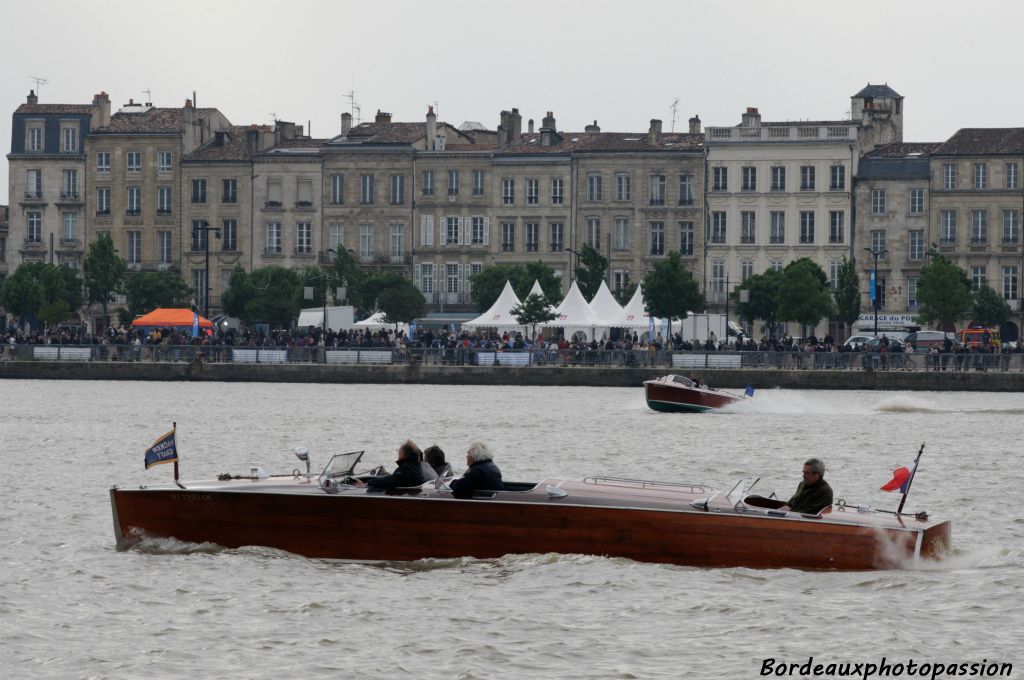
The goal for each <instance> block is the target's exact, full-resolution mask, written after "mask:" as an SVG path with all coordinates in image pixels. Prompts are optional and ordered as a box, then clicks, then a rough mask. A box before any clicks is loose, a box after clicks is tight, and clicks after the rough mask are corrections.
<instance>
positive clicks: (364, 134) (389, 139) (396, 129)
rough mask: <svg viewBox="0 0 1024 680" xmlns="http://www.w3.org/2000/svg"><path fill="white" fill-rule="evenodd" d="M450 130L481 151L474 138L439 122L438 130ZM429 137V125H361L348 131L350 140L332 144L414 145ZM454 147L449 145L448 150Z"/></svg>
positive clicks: (336, 139)
mask: <svg viewBox="0 0 1024 680" xmlns="http://www.w3.org/2000/svg"><path fill="white" fill-rule="evenodd" d="M442 128H448V129H449V130H452V131H454V132H455V133H456V134H457V135H458V136H459V137H460V138H461V139H465V140H466V142H465V143H467V144H471V145H473V148H475V149H479V148H480V146H478V145H475V144H473V138H472V137H470V136H469V135H467V134H465V133H464V132H461V131H460V130H458V129H456V128H455V127H454V126H452V125H451V124H449V123H445V122H442V121H438V122H437V129H438V130H441V129H442ZM426 136H427V124H426V122H423V123H360V124H359V125H356V126H355V127H354V128H352V129H350V130H349V131H348V138H347V139H346V138H344V137H341V136H340V135H339V136H337V137H334V138H333V139H331V140H328V141H330V142H338V143H341V144H345V143H358V144H413V143H415V142H417V141H419V140H421V139H424V138H426ZM452 146H453V145H451V144H449V145H448V147H447V148H451V147H452Z"/></svg>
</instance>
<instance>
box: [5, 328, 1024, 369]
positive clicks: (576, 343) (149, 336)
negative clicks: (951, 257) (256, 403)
mask: <svg viewBox="0 0 1024 680" xmlns="http://www.w3.org/2000/svg"><path fill="white" fill-rule="evenodd" d="M729 340H730V341H729V342H727V341H726V340H724V339H718V338H716V337H715V334H714V333H711V334H710V335H709V337H708V338H707V339H706V340H704V341H699V340H687V339H684V338H683V337H681V335H680V334H679V333H674V334H672V335H670V336H668V337H667V338H665V337H664V336H663V335H662V334H661V333H655V334H654V336H653V338H650V337H649V334H648V333H638V332H636V331H633V332H629V331H622V332H618V333H613V334H611V335H609V336H604V337H601V338H590V339H586V338H584V337H583V336H581V335H574V336H571V337H569V338H566V337H564V336H563V335H552V336H545V335H544V334H543V333H541V334H538V335H537V337H536V338H534V339H531V338H530V337H529V336H528V335H524V334H523V333H521V332H501V333H492V332H486V331H485V332H482V333H478V332H470V331H466V330H463V331H461V332H456V331H455V330H454V329H452V328H440V329H436V328H429V327H424V328H420V329H416V331H415V332H414V333H413V335H411V336H410V335H407V334H406V332H405V331H404V330H402V329H400V328H399V329H395V328H382V329H376V330H371V329H347V330H333V329H330V330H328V331H327V332H324V331H323V330H322V329H320V328H318V327H303V328H295V329H277V330H269V329H266V328H265V327H262V328H259V329H250V328H246V327H244V326H243V327H241V328H238V329H235V328H230V327H226V326H218V327H215V328H213V329H201V331H200V332H199V333H198V335H195V336H194V335H193V331H192V328H191V327H179V328H155V329H154V328H148V329H144V328H132V327H125V326H111V327H110V328H108V329H106V330H105V331H103V332H101V333H98V334H90V333H88V332H87V330H86V327H85V326H84V325H82V326H57V327H53V328H46V329H44V330H39V331H36V330H33V331H29V332H25V331H23V330H21V329H18V328H15V327H12V328H9V329H7V330H6V332H5V334H4V336H3V342H4V345H5V347H7V350H8V351H7V352H6V353H5V354H7V355H8V356H11V355H13V354H14V352H15V349H16V347H17V346H18V345H71V346H88V345H99V346H106V347H114V348H122V347H139V348H142V347H147V348H161V349H164V350H168V349H171V348H176V347H177V348H180V347H185V346H204V347H205V346H217V347H248V348H263V349H292V348H308V349H309V350H311V352H310V360H315V358H313V354H314V352H313V351H312V350H317V349H348V348H351V349H390V350H397V351H399V352H402V353H403V354H404V351H405V350H408V349H414V350H421V351H422V350H434V351H435V352H434V353H435V354H437V355H438V356H440V357H441V360H442V361H444V362H446V363H454V364H469V363H474V362H475V360H474V358H473V357H474V354H475V353H477V352H480V351H485V352H517V351H518V352H524V351H525V352H537V351H545V352H546V353H550V356H551V357H553V358H559V359H561V360H563V361H568V362H573V361H574V360H577V359H579V358H580V357H581V356H582V355H583V354H584V353H588V352H616V353H619V354H620V355H623V356H628V358H629V360H628V361H623V363H628V364H631V365H643V364H646V365H654V364H655V355H656V354H657V353H658V352H662V351H675V352H684V351H701V352H741V353H743V352H762V353H769V352H771V353H787V354H792V353H800V354H805V353H814V354H833V353H835V354H845V353H851V352H852V353H862V354H864V355H865V356H868V355H871V356H872V357H873V360H879V361H880V364H881V367H882V368H888V367H897V368H899V367H906V366H907V362H906V361H905V360H904V359H903V358H902V357H903V355H904V354H905V353H915V355H921V354H925V360H924V362H923V364H924V365H923V366H921V367H923V368H929V369H934V370H947V369H948V370H965V369H970V368H972V367H975V368H976V367H978V366H988V365H995V364H1007V363H1008V360H1009V355H1011V354H1013V353H1017V354H1019V353H1021V352H1024V349H1022V348H1021V347H1020V346H1019V345H1018V344H1016V343H1014V344H1013V346H1005V345H1002V346H1001V345H1000V344H999V343H997V342H993V341H990V340H988V339H983V341H982V342H980V343H977V344H976V345H974V346H971V347H967V346H965V345H963V344H961V343H959V342H957V341H955V340H953V339H951V338H949V337H947V338H946V340H945V342H944V343H943V344H942V346H932V347H931V348H929V349H928V350H925V349H924V348H915V347H913V346H911V345H904V344H903V343H902V342H900V341H897V340H895V339H891V340H890V339H889V338H888V337H887V336H886V335H885V334H882V335H881V337H880V339H879V341H878V343H877V344H876V345H875V346H873V347H872V346H869V345H867V344H865V343H861V344H858V345H850V344H848V343H844V342H837V341H836V340H835V339H834V338H833V337H832V336H831V335H826V336H824V337H823V338H817V337H814V336H810V337H806V338H799V339H797V338H792V337H788V336H784V337H781V338H769V337H762V338H761V340H760V341H755V340H754V339H753V338H739V339H735V338H729ZM997 354H1001V355H1005V357H1004V359H1003V360H1002V361H999V360H985V359H984V357H985V356H986V355H997ZM111 355H113V356H117V354H116V349H115V350H114V351H113V352H111ZM139 355H140V358H144V357H143V355H145V356H153V353H151V352H139Z"/></svg>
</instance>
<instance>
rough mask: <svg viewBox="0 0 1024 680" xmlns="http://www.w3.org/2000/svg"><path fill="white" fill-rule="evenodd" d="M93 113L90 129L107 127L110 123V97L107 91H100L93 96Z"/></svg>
mask: <svg viewBox="0 0 1024 680" xmlns="http://www.w3.org/2000/svg"><path fill="white" fill-rule="evenodd" d="M90 113H91V114H92V115H91V117H90V119H89V129H90V130H95V129H96V128H101V127H106V126H108V125H110V97H109V96H108V95H107V93H106V92H102V91H101V92H100V93H99V94H97V95H94V96H93V98H92V107H91V110H90Z"/></svg>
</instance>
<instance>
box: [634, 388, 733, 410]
mask: <svg viewBox="0 0 1024 680" xmlns="http://www.w3.org/2000/svg"><path fill="white" fill-rule="evenodd" d="M644 397H645V398H646V400H647V406H648V407H650V408H652V409H654V410H655V411H662V412H668V413H705V412H707V411H713V410H715V409H719V408H722V407H723V406H727V405H729V404H732V403H735V402H737V401H739V400H740V399H742V398H743V397H739V396H737V395H735V394H729V393H727V392H718V391H715V390H702V389H694V388H691V387H683V386H681V385H673V384H671V383H665V382H661V381H659V380H648V381H646V382H644Z"/></svg>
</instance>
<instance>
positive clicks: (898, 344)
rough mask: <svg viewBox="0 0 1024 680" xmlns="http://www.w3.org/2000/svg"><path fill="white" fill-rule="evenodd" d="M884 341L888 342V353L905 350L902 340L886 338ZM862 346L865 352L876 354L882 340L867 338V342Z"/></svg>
mask: <svg viewBox="0 0 1024 680" xmlns="http://www.w3.org/2000/svg"><path fill="white" fill-rule="evenodd" d="M885 339H886V340H888V341H889V351H890V352H903V351H905V350H906V347H905V345H904V343H903V341H902V340H899V339H898V338H890V337H886V338H885ZM864 344H865V345H866V347H865V351H868V352H878V351H879V347H881V344H882V338H869V339H868V341H867V342H866V343H864Z"/></svg>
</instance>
